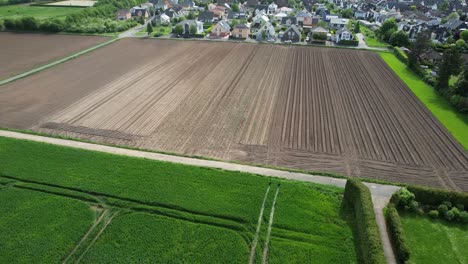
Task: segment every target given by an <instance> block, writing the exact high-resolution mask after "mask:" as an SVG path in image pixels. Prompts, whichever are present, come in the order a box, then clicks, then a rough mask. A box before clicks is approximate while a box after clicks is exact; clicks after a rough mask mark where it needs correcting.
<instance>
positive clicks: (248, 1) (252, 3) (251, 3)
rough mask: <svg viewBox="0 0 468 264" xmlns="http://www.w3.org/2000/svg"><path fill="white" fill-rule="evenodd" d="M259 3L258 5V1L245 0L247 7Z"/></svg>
mask: <svg viewBox="0 0 468 264" xmlns="http://www.w3.org/2000/svg"><path fill="white" fill-rule="evenodd" d="M259 3H260V1H259V0H247V5H248V6H254V5H258V4H259Z"/></svg>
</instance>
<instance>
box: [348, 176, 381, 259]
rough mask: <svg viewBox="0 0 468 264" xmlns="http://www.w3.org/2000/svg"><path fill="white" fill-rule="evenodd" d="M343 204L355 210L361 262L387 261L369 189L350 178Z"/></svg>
mask: <svg viewBox="0 0 468 264" xmlns="http://www.w3.org/2000/svg"><path fill="white" fill-rule="evenodd" d="M343 205H344V206H346V207H347V208H348V209H350V210H352V211H353V212H354V218H355V219H354V220H355V221H354V222H355V229H356V232H355V233H356V235H357V237H356V241H357V250H358V255H359V256H360V258H361V260H360V263H369V264H371V263H372V264H377V263H386V260H385V256H384V252H383V247H382V242H381V240H380V234H379V229H378V227H377V222H376V221H375V214H374V207H373V204H372V197H371V194H370V191H369V189H368V188H367V187H366V186H365V185H364V184H362V183H361V182H360V181H358V180H355V179H350V180H348V181H347V182H346V187H345V192H344V197H343Z"/></svg>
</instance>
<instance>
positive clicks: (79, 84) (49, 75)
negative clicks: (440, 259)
mask: <svg viewBox="0 0 468 264" xmlns="http://www.w3.org/2000/svg"><path fill="white" fill-rule="evenodd" d="M0 126H4V127H13V128H28V129H34V130H36V131H40V132H46V133H53V134H59V135H65V136H70V137H77V138H82V139H88V140H95V141H99V142H104V143H112V144H119V145H126V146H132V147H139V148H145V149H152V150H161V151H170V152H176V153H181V154H189V155H202V156H208V157H214V158H220V159H225V160H235V161H242V162H247V163H251V164H265V165H273V166H283V167H289V168H296V169H305V170H313V171H327V172H336V173H341V174H345V175H352V176H356V177H366V178H374V179H382V180H389V181H394V182H406V183H417V184H424V185H429V186H435V187H442V188H448V189H457V190H464V191H468V155H467V153H466V152H465V151H464V149H463V148H462V147H461V146H460V144H459V143H458V142H457V141H456V140H455V139H454V138H453V137H452V136H451V135H450V134H449V132H448V131H447V130H446V129H445V128H444V127H443V126H442V125H441V124H440V123H439V122H438V121H437V120H436V119H435V118H434V117H433V116H432V114H431V113H430V112H429V111H428V110H427V109H426V108H425V106H424V105H423V104H422V103H421V102H420V101H419V100H418V99H417V98H416V97H415V96H414V95H413V94H412V93H411V91H410V90H409V89H408V87H406V85H405V84H404V83H403V82H402V81H401V80H400V79H399V78H398V77H397V76H396V75H395V74H394V73H393V72H392V70H391V69H389V68H388V67H387V66H386V64H385V62H383V61H382V60H381V59H380V57H379V56H378V55H377V54H375V53H372V52H366V51H357V50H344V49H330V48H311V47H290V46H278V45H252V44H247V43H209V42H191V41H169V40H143V39H141V40H140V39H125V40H120V41H118V42H116V43H114V44H112V45H109V46H107V47H104V48H101V49H98V50H96V51H94V52H92V53H88V54H86V55H84V56H80V57H79V58H77V59H74V60H72V61H69V62H67V63H64V64H61V65H58V66H57V67H54V68H51V69H49V70H46V71H43V72H40V73H38V74H36V75H33V76H30V77H28V78H25V79H22V80H18V81H16V82H14V83H11V84H8V85H5V86H2V87H0Z"/></svg>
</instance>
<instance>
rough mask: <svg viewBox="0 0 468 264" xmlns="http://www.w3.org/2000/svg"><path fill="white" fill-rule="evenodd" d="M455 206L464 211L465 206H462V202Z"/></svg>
mask: <svg viewBox="0 0 468 264" xmlns="http://www.w3.org/2000/svg"><path fill="white" fill-rule="evenodd" d="M455 207H457V208H458V210H460V211H464V210H465V206H463V204H456V205H455Z"/></svg>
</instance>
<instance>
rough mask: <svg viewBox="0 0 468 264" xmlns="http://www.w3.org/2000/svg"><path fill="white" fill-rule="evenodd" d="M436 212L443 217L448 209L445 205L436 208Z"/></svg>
mask: <svg viewBox="0 0 468 264" xmlns="http://www.w3.org/2000/svg"><path fill="white" fill-rule="evenodd" d="M437 210H438V211H439V213H440V214H441V215H444V214H445V213H446V212H447V211H448V207H447V205H445V204H441V205H439V207H437Z"/></svg>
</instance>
